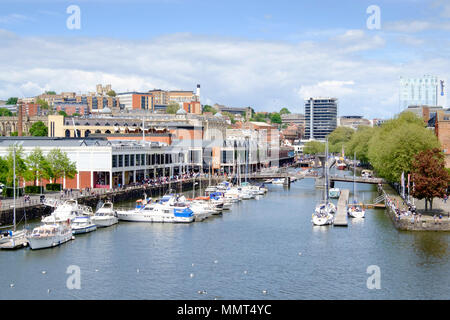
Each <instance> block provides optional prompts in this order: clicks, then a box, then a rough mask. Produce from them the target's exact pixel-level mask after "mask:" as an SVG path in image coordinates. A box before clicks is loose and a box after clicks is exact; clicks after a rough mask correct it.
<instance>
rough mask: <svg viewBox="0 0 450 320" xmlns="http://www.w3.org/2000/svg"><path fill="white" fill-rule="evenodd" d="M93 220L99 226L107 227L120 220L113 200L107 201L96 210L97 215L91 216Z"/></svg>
mask: <svg viewBox="0 0 450 320" xmlns="http://www.w3.org/2000/svg"><path fill="white" fill-rule="evenodd" d="M91 221H92V222H93V223H94V224H95V225H96V226H97V227H99V228H105V227H109V226H112V225H114V224H116V223H118V222H119V219H118V218H117V214H116V211H114V206H113V204H112V203H111V202H109V201H107V202H105V203H104V204H103V206H102V207H101V208H100V209H98V210H97V211H96V212H95V215H94V216H93V217H91Z"/></svg>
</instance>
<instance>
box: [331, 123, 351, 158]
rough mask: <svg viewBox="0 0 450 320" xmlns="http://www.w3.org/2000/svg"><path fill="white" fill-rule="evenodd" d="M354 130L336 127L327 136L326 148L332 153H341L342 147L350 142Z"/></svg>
mask: <svg viewBox="0 0 450 320" xmlns="http://www.w3.org/2000/svg"><path fill="white" fill-rule="evenodd" d="M354 133H355V130H353V129H352V128H348V127H337V128H336V129H335V130H334V131H333V132H332V133H330V134H329V135H328V148H329V151H330V152H332V153H338V152H341V151H342V146H344V145H345V144H346V143H348V142H349V141H350V139H351V138H352V136H353V134H354Z"/></svg>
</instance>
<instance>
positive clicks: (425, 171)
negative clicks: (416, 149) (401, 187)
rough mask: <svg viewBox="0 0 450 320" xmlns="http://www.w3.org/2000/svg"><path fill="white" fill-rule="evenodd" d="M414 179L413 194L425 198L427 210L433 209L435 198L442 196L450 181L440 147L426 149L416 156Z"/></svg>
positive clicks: (413, 170)
mask: <svg viewBox="0 0 450 320" xmlns="http://www.w3.org/2000/svg"><path fill="white" fill-rule="evenodd" d="M411 176H412V180H413V182H414V190H413V192H412V195H413V196H414V197H415V198H418V199H425V210H428V203H429V204H430V209H431V210H433V199H434V198H435V197H436V198H442V197H443V196H444V195H445V194H446V192H447V187H448V183H449V177H450V176H449V174H448V172H447V170H446V169H445V159H444V154H443V153H442V151H441V150H440V149H438V148H435V149H432V150H425V151H422V152H420V153H419V154H417V155H416V156H415V157H414V160H413V163H412V175H411Z"/></svg>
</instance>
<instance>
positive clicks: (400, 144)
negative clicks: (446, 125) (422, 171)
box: [368, 112, 440, 182]
mask: <svg viewBox="0 0 450 320" xmlns="http://www.w3.org/2000/svg"><path fill="white" fill-rule="evenodd" d="M433 148H440V143H439V141H438V139H437V137H436V136H435V135H434V133H433V132H432V131H430V130H428V129H427V128H425V123H424V122H423V120H422V119H420V118H419V117H417V116H416V115H415V114H413V113H412V112H405V113H401V114H400V115H399V116H397V117H396V118H395V119H392V120H389V121H387V122H385V123H384V124H383V125H382V126H381V127H380V128H377V129H376V130H374V134H373V135H372V137H371V139H370V142H369V152H368V155H369V161H370V163H371V165H372V166H373V168H374V169H375V170H376V172H377V174H378V175H379V176H381V177H383V178H385V179H386V180H388V181H391V182H398V181H399V180H400V176H401V174H402V172H411V170H412V161H413V159H414V156H415V155H416V154H418V153H419V152H421V151H424V150H428V149H433Z"/></svg>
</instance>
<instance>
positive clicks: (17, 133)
mask: <svg viewBox="0 0 450 320" xmlns="http://www.w3.org/2000/svg"><path fill="white" fill-rule="evenodd" d="M17 136H19V132H18V131H13V132H11V137H17Z"/></svg>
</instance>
